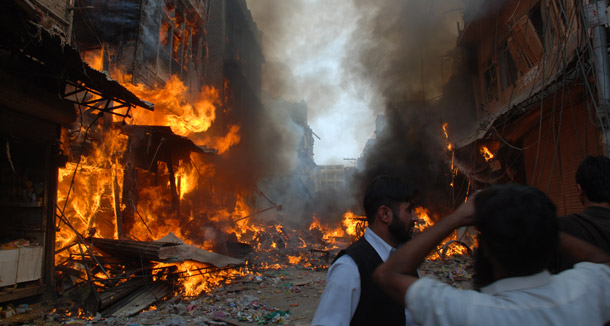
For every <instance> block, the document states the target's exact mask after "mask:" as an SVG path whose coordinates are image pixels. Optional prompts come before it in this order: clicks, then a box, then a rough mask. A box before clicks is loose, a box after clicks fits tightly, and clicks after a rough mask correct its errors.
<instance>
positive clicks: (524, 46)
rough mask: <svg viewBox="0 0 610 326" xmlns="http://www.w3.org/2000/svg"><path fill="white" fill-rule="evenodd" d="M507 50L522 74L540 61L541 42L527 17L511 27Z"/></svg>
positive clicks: (541, 52)
mask: <svg viewBox="0 0 610 326" xmlns="http://www.w3.org/2000/svg"><path fill="white" fill-rule="evenodd" d="M508 48H509V50H510V53H511V55H512V56H513V59H514V60H515V63H516V65H517V68H518V69H519V71H520V72H521V73H522V74H525V73H527V72H528V71H529V70H530V69H532V68H533V67H534V66H536V65H537V64H538V62H540V60H541V59H542V54H543V48H542V42H540V38H539V37H538V33H537V32H536V28H535V27H534V25H533V24H532V21H531V20H530V19H529V17H528V16H523V17H522V18H521V19H519V20H518V21H517V22H516V23H515V25H514V26H513V27H512V29H511V31H510V36H509V38H508Z"/></svg>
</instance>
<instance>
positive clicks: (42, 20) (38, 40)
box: [0, 0, 151, 302]
mask: <svg viewBox="0 0 610 326" xmlns="http://www.w3.org/2000/svg"><path fill="white" fill-rule="evenodd" d="M1 9H2V10H1V12H2V31H3V33H2V35H3V36H2V38H1V41H0V42H1V44H2V47H1V48H2V50H1V60H0V62H1V63H0V64H1V68H0V70H1V73H2V75H3V77H2V85H1V87H0V89H1V91H2V93H3V94H4V96H3V102H2V104H1V108H0V114H1V115H2V119H0V120H2V125H1V126H0V135H1V137H2V138H1V139H2V143H3V145H2V146H3V148H4V149H5V150H3V151H2V155H1V159H0V167H1V171H2V183H1V186H0V205H1V206H2V216H1V218H2V224H3V225H5V226H6V227H4V228H3V230H2V232H1V234H0V239H1V243H2V250H0V274H1V275H0V279H1V280H2V281H0V282H1V283H0V301H2V302H5V301H10V300H15V299H19V298H23V297H28V296H33V295H37V294H41V293H52V292H53V291H54V290H55V279H54V272H55V269H54V264H55V251H56V249H57V248H56V246H55V235H56V229H57V226H58V224H57V222H58V221H59V220H61V219H63V218H65V216H64V215H63V213H62V211H61V208H60V207H58V206H57V205H56V200H57V187H58V181H57V180H58V169H59V168H61V167H62V166H65V164H66V162H67V160H68V157H67V156H66V155H65V153H64V152H63V151H62V149H61V134H62V132H63V131H65V130H66V128H67V127H68V126H70V125H71V124H72V123H73V122H75V120H76V118H77V115H76V110H75V105H79V106H83V107H89V106H97V107H98V111H99V112H107V113H110V112H111V111H113V110H114V109H116V108H119V107H120V108H121V109H122V110H123V112H126V113H127V114H128V113H129V112H130V110H131V109H133V108H135V107H137V106H139V107H141V108H144V109H151V107H150V106H149V104H147V103H144V102H142V101H140V100H139V99H138V98H137V97H136V96H134V94H132V93H131V92H129V91H128V90H127V89H125V88H124V87H122V86H121V85H120V84H118V83H117V82H116V81H113V80H109V79H108V78H107V77H106V76H105V75H104V74H102V73H100V72H99V71H96V70H94V69H91V68H90V67H89V66H88V65H86V64H85V63H84V62H83V61H82V59H81V57H80V53H79V52H78V51H76V50H75V49H74V48H73V47H71V46H70V45H69V43H70V42H68V39H69V38H70V37H71V33H70V30H71V18H72V17H71V15H70V14H69V12H70V10H68V9H69V8H68V6H67V3H66V2H60V1H36V2H31V1H20V0H16V1H5V2H3V3H2V5H1ZM83 94H90V95H91V94H95V95H91V96H86V95H83ZM93 97H94V98H93ZM92 99H93V100H92Z"/></svg>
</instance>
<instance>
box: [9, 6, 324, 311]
mask: <svg viewBox="0 0 610 326" xmlns="http://www.w3.org/2000/svg"><path fill="white" fill-rule="evenodd" d="M2 9H3V11H2V12H3V17H4V16H5V17H4V19H3V24H2V28H3V31H4V33H3V35H4V36H3V38H2V44H3V47H2V59H3V60H2V74H3V75H5V77H6V78H3V85H2V92H3V93H4V94H5V95H6V96H5V97H4V100H3V101H4V103H3V104H2V108H1V113H2V117H3V119H2V121H3V122H2V127H1V129H0V132H1V136H2V142H3V144H2V146H3V148H6V151H5V150H3V151H2V160H1V166H0V167H1V169H2V170H1V171H2V180H3V182H2V188H1V193H0V205H2V206H3V207H4V208H6V209H3V214H2V218H3V223H4V224H7V225H14V226H15V227H14V228H12V227H11V228H7V229H6V230H3V232H2V234H1V235H2V241H3V243H6V244H11V245H13V244H14V245H17V243H18V242H19V241H15V240H21V239H24V241H21V242H23V243H21V242H19V243H20V244H19V245H21V247H20V248H16V249H15V250H2V251H0V254H2V255H1V257H0V272H1V273H2V282H3V283H1V284H0V300H1V301H7V300H13V299H16V298H20V297H24V296H31V295H35V294H39V293H43V292H45V291H46V292H54V291H56V290H57V291H59V292H65V291H71V290H72V289H75V288H76V287H77V285H78V284H83V281H84V284H87V283H88V284H89V285H90V286H92V287H93V288H94V289H96V291H93V292H92V293H90V295H89V296H88V297H87V298H86V300H85V301H86V302H83V303H84V304H85V305H86V306H87V308H88V310H89V311H99V310H105V311H106V313H108V314H112V313H125V312H124V311H123V312H117V311H116V309H117V308H118V307H121V306H130V305H129V304H127V305H125V304H117V302H118V301H119V300H120V299H122V298H123V297H125V296H127V295H131V294H133V292H134V291H135V290H137V289H139V290H140V291H145V292H146V293H144V295H149V296H150V294H151V293H154V294H155V295H154V296H153V300H154V298H159V297H163V296H164V294H167V293H169V291H173V289H172V286H171V283H172V282H170V280H169V279H168V278H172V277H173V279H174V280H175V276H176V275H178V277H180V276H179V275H181V274H180V272H176V269H175V267H163V268H161V270H158V269H153V268H154V267H153V265H154V264H150V263H146V266H131V267H130V265H129V261H131V262H134V261H139V262H141V259H136V260H134V259H133V257H131V256H129V255H130V253H129V252H132V254H134V252H135V255H138V252H140V253H141V252H142V250H144V251H146V252H148V253H149V256H147V257H148V258H146V260H148V259H149V258H150V257H153V258H150V260H154V261H163V260H175V259H176V257H177V256H176V255H178V254H172V255H171V257H169V256H166V257H165V258H159V252H165V251H166V247H167V246H169V247H171V248H172V249H171V250H170V251H172V252H174V251H176V250H175V248H177V247H174V246H181V245H184V243H181V240H180V239H178V238H177V237H175V236H174V235H172V234H171V232H169V231H170V230H172V229H179V230H182V234H181V235H180V236H181V237H182V238H185V237H186V238H189V241H190V242H191V243H194V244H197V245H198V246H200V247H201V246H203V245H204V242H206V241H207V240H210V239H211V240H213V241H216V242H218V243H220V245H218V243H215V244H213V245H209V246H210V247H213V249H214V251H217V252H221V253H222V254H225V255H232V256H234V257H238V258H237V259H235V258H230V257H221V258H220V260H216V258H218V256H213V255H212V256H209V254H210V253H209V252H208V253H203V254H202V253H201V252H198V251H197V252H196V254H194V253H193V251H192V250H195V249H188V255H189V256H190V257H194V256H197V257H199V258H197V259H194V260H195V261H199V262H205V263H207V264H209V266H210V268H204V269H199V270H200V273H203V272H201V270H205V271H206V272H210V271H213V270H218V269H221V268H224V267H225V266H227V265H239V264H240V263H241V262H242V261H241V260H240V259H239V258H240V257H243V255H244V253H247V252H248V250H250V251H251V250H252V248H251V247H249V246H247V245H245V244H240V243H238V242H237V239H236V238H235V235H234V234H233V235H232V237H229V235H228V233H226V231H225V230H224V229H223V228H224V227H225V226H226V225H225V224H230V223H226V222H222V221H218V220H212V219H213V218H217V217H216V216H212V213H208V212H215V211H222V212H223V214H225V215H226V216H225V217H226V218H227V220H228V221H231V220H239V218H238V217H240V216H237V215H235V214H236V213H234V212H233V207H244V209H243V214H242V215H243V216H246V217H248V213H247V210H246V208H252V209H253V210H256V208H257V207H256V205H257V200H256V197H266V196H265V195H264V194H260V195H259V193H260V191H259V190H258V189H256V187H252V185H253V184H255V183H254V182H253V181H252V180H255V179H256V178H257V177H258V176H257V175H252V176H251V178H252V180H244V182H243V183H244V186H243V188H244V189H238V191H235V193H228V192H227V191H226V189H221V186H222V185H223V184H221V183H220V182H219V180H221V181H222V180H226V181H227V183H231V182H233V183H235V184H237V183H238V182H240V181H241V180H234V181H231V182H229V179H230V178H232V174H233V172H234V171H235V170H232V169H231V167H227V168H225V169H224V172H218V171H214V169H213V168H212V167H213V166H214V165H216V166H218V165H222V164H227V165H230V164H234V163H232V162H238V163H239V164H240V165H238V164H235V166H236V168H235V169H237V167H238V166H241V168H244V167H245V168H248V166H247V165H244V164H243V162H247V161H248V160H250V162H252V159H251V157H254V156H256V155H255V154H256V152H255V151H257V150H258V149H257V147H256V146H252V143H253V141H254V140H257V141H258V139H254V140H253V139H251V138H252V137H248V136H249V135H250V134H256V131H257V130H258V129H259V128H260V125H259V122H260V121H259V120H257V119H261V118H260V116H261V115H262V114H261V113H262V111H263V105H262V103H261V100H260V93H261V66H262V64H263V63H264V57H263V55H262V51H261V47H260V37H261V35H260V31H259V30H258V29H257V27H256V24H255V23H254V22H253V20H252V16H251V14H250V12H249V10H248V8H247V6H246V3H245V1H243V0H227V1H194V0H193V1H188V0H184V1H161V0H160V1H154V0H150V1H146V0H142V1H51V0H48V1H43V0H40V1H38V0H34V1H28V0H10V1H8V2H5V3H3V5H2ZM102 71H103V72H102ZM115 80H116V81H115ZM124 85H125V86H124ZM172 87H173V88H172ZM157 90H161V91H164V92H165V93H163V92H161V91H159V92H157ZM153 91H154V92H153ZM176 92H178V96H175V95H176ZM32 93H35V94H37V96H36V97H32V96H31V94H32ZM153 93H154V94H153ZM168 94H169V95H168ZM155 96H156V97H155ZM140 98H146V99H147V101H143V100H141V99H140ZM169 98H171V99H172V101H169V100H168V99H169ZM175 98H179V99H178V100H174V99H175ZM168 102H171V103H168ZM193 103H195V104H193ZM174 104H175V105H174ZM153 110H154V111H153ZM139 111H140V112H139ZM297 111H298V110H297ZM142 112H145V114H144V113H142ZM164 112H165V115H163V114H162V113H164ZM168 112H169V114H168ZM305 112H306V110H305ZM146 116H151V117H152V118H150V117H149V118H146ZM168 116H169V117H170V118H168ZM171 119H174V120H171ZM294 119H295V121H296V120H299V121H298V122H297V123H300V124H302V125H303V126H304V128H305V130H306V131H307V130H308V131H309V132H311V130H310V129H308V127H307V125H306V121H305V122H302V121H301V120H303V119H305V120H306V113H305V114H304V115H303V112H301V111H298V112H296V111H295V117H294ZM176 121H177V122H176ZM174 122H175V123H174ZM212 122H213V123H212ZM197 123H203V126H201V125H197ZM170 126H171V128H170ZM240 135H243V136H242V139H241V140H240ZM307 135H308V136H307ZM307 137H309V138H307ZM310 138H311V133H309V134H307V133H306V134H305V138H304V139H303V141H304V144H305V143H306V144H305V145H302V146H301V147H302V148H301V149H296V148H295V149H294V150H295V151H298V152H299V153H298V155H299V156H300V157H301V156H302V157H303V158H308V159H309V162H310V165H311V164H313V140H311V139H310ZM307 144H309V145H307ZM231 146H233V148H236V147H240V150H237V151H235V153H233V154H230V155H228V156H233V157H232V158H231V160H232V161H229V163H225V162H226V161H222V160H220V159H219V156H220V154H222V153H223V152H224V153H226V152H227V150H228V148H231ZM259 156H260V155H259ZM303 169H306V168H303V167H301V168H300V170H303ZM300 170H299V171H300ZM301 172H302V171H301ZM301 172H298V173H301ZM303 173H305V172H303ZM187 174H188V176H187ZM235 174H236V175H237V177H235V178H237V179H239V178H243V176H246V177H248V174H247V173H246V172H241V174H240V173H235ZM192 180H195V182H194V183H193V182H192ZM231 190H232V189H231ZM189 191H192V192H194V193H195V194H194V195H191V197H189V195H188V194H187V193H188V192H189ZM223 191H224V192H223ZM252 198H254V199H252ZM247 206H250V207H247ZM276 206H278V207H281V205H279V204H278V205H276ZM227 207H228V209H225V208H227ZM227 210H228V212H225V211H227ZM235 211H237V208H236V209H235ZM214 215H218V214H214ZM223 216H224V215H223ZM217 231H219V232H218V234H214V233H215V232H217ZM168 232H169V234H168ZM165 234H167V235H168V237H166V238H164V239H166V241H167V243H171V245H167V244H164V243H161V244H159V243H152V242H151V240H153V239H159V238H161V237H162V236H163V235H165ZM227 237H229V238H227ZM96 239H97V240H96ZM25 240H27V241H28V243H27V244H26V243H25ZM142 240H143V241H142ZM113 241H115V242H113ZM95 242H97V245H96V244H95ZM102 247H104V248H105V249H101V248H102ZM94 248H95V249H94ZM116 248H123V249H130V250H118V251H117V250H116ZM94 250H95V252H94ZM97 250H101V251H102V252H104V251H105V252H106V254H108V253H112V254H111V255H112V256H114V258H113V259H115V260H113V261H112V262H111V263H109V262H107V261H105V260H104V259H101V258H100V257H99V254H98V252H97ZM195 251H196V250H195ZM117 252H119V253H117ZM185 255H186V253H181V254H180V255H179V256H181V257H182V259H187V258H185V257H186V256H185ZM202 255H203V256H202ZM22 256H23V257H25V256H27V257H28V260H27V263H28V264H29V265H25V266H21V265H18V264H16V262H17V261H21V262H22V263H24V264H25V263H26V259H24V258H23V257H22ZM138 257H140V258H141V256H138ZM155 257H156V258H155ZM202 257H203V258H202ZM214 257H216V258H214ZM77 266H81V267H77ZM132 267H133V268H132ZM127 270H140V272H138V273H139V274H138V275H137V277H134V278H133V279H130V281H129V282H126V283H127V284H125V285H122V286H117V284H118V283H116V281H100V277H101V278H102V279H104V278H105V279H108V278H110V279H113V280H114V279H117V280H118V279H123V280H125V278H128V279H129V278H130V277H132V276H133V275H131V276H130V275H127V274H124V273H125V271H127ZM32 271H33V272H32ZM142 271H145V272H144V274H142ZM159 273H160V274H159ZM168 273H169V274H168ZM172 273H173V274H172ZM5 274H6V275H10V276H11V277H12V280H11V277H8V278H7V277H5ZM153 274H155V275H156V276H155V279H156V280H160V281H161V282H159V283H158V284H156V285H155V287H150V288H149V287H146V288H143V287H142V286H141V282H142V278H141V277H143V276H146V277H147V278H149V279H150V280H152V277H153ZM170 274H171V275H173V276H172V277H170V276H169V275H170ZM161 283H162V284H161ZM139 304H142V302H139V303H138V304H134V305H132V307H131V309H136V310H138V309H139V308H138V307H139ZM112 306H114V308H112ZM134 307H135V308H134ZM113 309H114V310H113Z"/></svg>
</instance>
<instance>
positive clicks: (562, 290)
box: [374, 184, 610, 326]
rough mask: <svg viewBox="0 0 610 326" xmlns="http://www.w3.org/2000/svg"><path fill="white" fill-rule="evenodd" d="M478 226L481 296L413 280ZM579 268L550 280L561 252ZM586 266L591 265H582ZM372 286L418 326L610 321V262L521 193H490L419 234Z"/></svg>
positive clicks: (549, 208)
mask: <svg viewBox="0 0 610 326" xmlns="http://www.w3.org/2000/svg"><path fill="white" fill-rule="evenodd" d="M466 225H476V227H477V228H478V229H479V231H480V235H479V251H478V255H477V257H476V258H475V259H476V263H475V267H476V270H475V278H476V280H475V284H476V286H477V287H478V289H479V291H474V290H459V289H456V288H453V287H451V286H449V285H447V284H445V283H442V282H439V281H436V280H433V279H431V278H422V279H417V278H415V277H412V276H411V275H409V274H410V273H411V272H412V271H413V270H415V268H416V267H417V266H418V265H419V264H420V263H421V262H422V261H423V260H424V258H425V257H426V255H427V254H428V252H429V251H430V250H432V249H433V248H434V247H435V246H436V245H437V244H438V243H439V242H441V241H442V240H443V239H444V238H445V237H447V236H448V235H449V234H450V233H451V232H452V231H453V230H454V229H456V228H458V227H461V226H466ZM558 245H559V250H560V251H561V252H562V253H563V254H564V255H566V256H569V257H571V258H572V259H574V260H575V261H579V262H580V263H578V264H576V265H575V266H574V268H573V269H569V270H566V271H564V272H562V273H560V274H557V275H551V274H550V273H549V272H548V271H547V270H546V269H545V268H546V266H547V264H548V263H549V261H550V259H551V258H552V256H553V255H554V253H555V250H556V249H557V246H558ZM584 261H589V262H584ZM374 279H375V280H376V281H377V282H379V284H380V285H381V287H382V288H384V290H386V291H387V292H388V294H390V295H391V296H392V297H393V298H394V299H395V300H397V301H398V302H402V303H404V304H406V306H407V307H408V309H409V311H410V312H411V314H412V316H413V319H414V320H415V322H416V323H417V324H419V325H494V326H501V325H602V324H603V323H604V322H607V321H608V320H610V309H608V307H610V255H608V254H606V253H605V252H604V251H603V250H601V249H599V248H597V247H595V246H593V245H591V244H589V243H587V242H585V241H582V240H580V239H578V238H576V237H573V236H570V235H567V234H564V233H559V231H558V227H557V216H556V209H555V205H554V204H553V203H552V202H551V200H550V199H549V198H548V197H547V196H546V195H545V194H544V193H542V192H541V191H540V190H537V189H535V188H532V187H529V186H524V185H515V184H513V185H502V186H493V187H491V188H489V189H487V190H484V191H481V192H479V193H478V194H476V195H475V196H474V197H471V198H470V199H469V201H468V203H466V204H464V205H462V206H460V208H458V209H457V210H456V211H455V212H454V213H453V214H451V215H449V216H447V217H445V218H444V219H442V220H440V221H439V222H438V223H436V224H435V225H434V226H433V227H431V228H429V229H428V230H426V231H424V232H422V233H421V234H419V235H418V236H417V237H416V238H414V239H413V240H411V241H410V242H409V243H407V244H406V245H405V246H403V247H402V248H401V249H399V250H398V252H397V253H396V254H395V255H393V256H392V257H390V259H388V261H387V262H386V263H384V264H382V265H381V266H380V267H379V268H378V269H377V270H376V271H375V273H374Z"/></svg>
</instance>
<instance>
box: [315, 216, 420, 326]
mask: <svg viewBox="0 0 610 326" xmlns="http://www.w3.org/2000/svg"><path fill="white" fill-rule="evenodd" d="M364 239H365V240H366V241H367V242H368V243H369V244H370V245H371V246H372V247H373V249H375V251H376V252H377V254H378V255H379V257H381V260H383V261H384V262H385V261H386V260H387V259H388V257H389V256H390V251H391V250H392V246H390V245H389V244H387V243H386V242H385V241H383V239H381V238H380V237H379V236H378V235H377V234H375V232H373V231H372V230H371V229H369V228H368V227H367V228H366V231H365V233H364ZM359 301H360V272H358V266H357V265H356V262H355V261H354V259H352V257H350V256H349V255H343V256H341V257H339V259H337V260H336V261H335V262H334V263H333V264H332V265H331V266H330V268H329V269H328V274H327V275H326V286H325V287H324V292H323V293H322V297H321V298H320V303H319V304H318V309H317V310H316V314H315V315H314V317H313V321H312V325H313V326H347V325H349V324H350V321H351V320H352V317H353V316H354V313H355V312H356V308H357V307H358V302H359ZM405 317H406V320H407V323H406V325H412V318H411V315H410V314H409V311H408V310H406V309H405Z"/></svg>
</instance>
